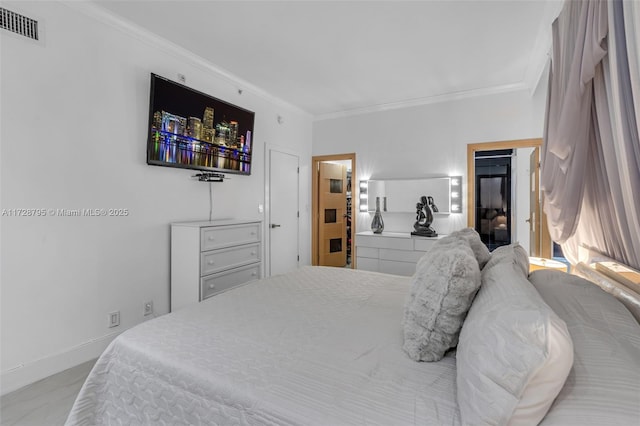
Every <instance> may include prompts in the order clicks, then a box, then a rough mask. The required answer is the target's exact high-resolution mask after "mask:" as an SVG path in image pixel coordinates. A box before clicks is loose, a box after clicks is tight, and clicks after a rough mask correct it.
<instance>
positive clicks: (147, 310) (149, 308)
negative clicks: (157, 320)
mask: <svg viewBox="0 0 640 426" xmlns="http://www.w3.org/2000/svg"><path fill="white" fill-rule="evenodd" d="M142 313H143V314H144V316H145V317H146V316H147V315H151V314H152V313H153V300H149V301H148V302H144V309H143V311H142Z"/></svg>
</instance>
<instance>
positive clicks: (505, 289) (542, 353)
mask: <svg viewBox="0 0 640 426" xmlns="http://www.w3.org/2000/svg"><path fill="white" fill-rule="evenodd" d="M505 250H507V249H505ZM492 260H493V259H492ZM487 266H489V265H487ZM456 364H457V372H456V374H457V396H458V406H459V407H460V414H461V418H462V423H463V424H474V425H475V424H491V425H536V424H538V423H539V422H540V421H541V420H542V418H543V417H544V416H545V414H546V413H547V411H548V410H549V408H550V407H551V404H552V403H553V401H554V399H555V398H556V396H557V395H558V393H559V392H560V389H562V386H563V385H564V382H565V380H566V378H567V376H568V374H569V371H570V370H571V366H572V365H573V342H572V340H571V337H570V335H569V332H568V331H567V327H566V324H565V323H564V321H562V320H561V319H560V318H559V317H558V316H557V315H556V314H555V313H554V312H553V310H551V308H549V306H548V305H547V304H546V303H545V302H544V301H543V300H542V298H541V296H540V294H539V293H538V292H537V291H536V290H535V288H534V287H533V286H532V285H531V283H530V282H529V281H528V280H527V279H526V278H525V277H524V273H523V270H522V265H521V264H518V263H514V262H513V258H512V257H511V256H506V257H505V258H504V260H503V261H501V262H497V263H494V264H493V265H491V267H490V268H489V269H488V270H487V268H486V267H485V269H484V270H483V272H482V287H481V288H480V290H479V291H478V294H477V296H476V298H475V299H474V302H473V305H472V306H471V309H469V313H468V315H467V318H466V320H465V323H464V325H463V327H462V330H461V331H460V341H459V343H458V349H457V355H456Z"/></svg>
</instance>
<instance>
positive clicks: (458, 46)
mask: <svg viewBox="0 0 640 426" xmlns="http://www.w3.org/2000/svg"><path fill="white" fill-rule="evenodd" d="M94 3H96V4H98V5H99V6H101V7H102V8H104V9H106V10H107V11H109V12H111V13H112V14H115V15H117V16H119V17H120V18H121V19H124V20H125V21H128V22H129V23H133V24H134V25H136V26H139V27H142V28H144V29H146V30H148V31H150V32H152V33H155V34H157V35H159V36H161V37H162V38H165V39H167V40H169V41H171V42H172V43H174V44H176V45H178V46H180V47H182V48H184V49H186V50H189V51H191V52H192V53H194V54H196V55H198V56H200V57H201V58H203V59H205V60H206V61H207V62H210V63H211V64H213V65H214V66H215V67H216V68H218V69H220V70H223V71H224V72H226V73H230V74H232V75H234V76H236V77H237V78H238V79H239V80H240V81H244V82H246V83H248V84H250V85H252V86H254V87H257V88H259V89H261V90H262V91H264V92H266V93H268V94H270V95H272V96H275V97H277V98H280V99H282V100H284V101H286V102H288V103H290V104H293V105H295V106H297V107H299V108H300V109H302V110H304V111H306V112H308V113H309V114H311V115H313V116H314V117H316V118H317V119H318V118H320V119H321V118H329V117H334V116H341V115H349V114H354V113H360V112H368V111H374V110H380V109H388V108H394V107H400V106H406V105H416V104H424V103H432V102H437V101H439V100H445V99H452V98H457V97H463V96H473V95H479V94H487V93H495V92H504V91H508V90H517V89H529V90H533V89H534V88H535V86H536V85H537V83H538V81H539V79H540V76H541V73H542V70H543V69H544V65H545V63H546V60H547V53H548V51H549V46H550V39H551V38H550V35H551V22H552V21H553V19H554V18H555V17H556V16H557V15H558V13H559V10H560V8H561V7H562V2H561V1H558V0H549V1H544V0H536V1H527V0H508V1H506V0H502V1H488V0H473V1H458V0H446V1H433V0H432V1H304V0H296V1H291V0H290V1H269V0H262V1H238V0H236V1H211V0H210V1H202V0H200V1H177V0H174V1H158V0H154V1H149V0H146V1H144V0H129V1H105V0H95V1H94Z"/></svg>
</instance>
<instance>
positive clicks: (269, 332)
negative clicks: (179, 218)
mask: <svg viewBox="0 0 640 426" xmlns="http://www.w3.org/2000/svg"><path fill="white" fill-rule="evenodd" d="M408 288H409V278H405V277H397V276H392V275H384V274H377V273H370V272H363V271H352V270H346V269H338V268H317V267H305V268H302V269H300V270H298V271H296V272H294V273H292V274H288V275H284V276H277V277H272V278H269V279H266V280H261V281H257V282H253V283H250V284H248V285H245V286H243V287H241V288H237V289H234V290H232V291H229V292H226V293H223V294H220V295H217V296H215V297H212V298H210V299H208V300H206V301H204V302H202V303H200V304H197V305H194V306H193V307H191V308H188V309H185V310H181V311H178V312H175V313H172V314H169V315H165V316H162V317H160V318H157V319H155V320H153V321H149V322H146V323H144V324H142V325H139V326H137V327H135V328H133V329H131V330H129V331H127V332H125V333H123V334H122V335H121V336H120V337H118V338H117V339H116V340H115V341H114V342H113V343H112V344H111V345H110V346H109V348H108V349H107V350H106V351H105V353H104V354H103V355H102V357H101V358H100V359H99V360H98V362H97V364H96V366H95V367H94V369H93V371H92V372H91V374H90V376H89V378H88V379H87V382H86V383H85V385H84V386H83V388H82V390H81V392H80V395H79V396H78V399H77V400H76V402H75V404H74V407H73V409H72V411H71V414H70V416H69V419H68V421H67V424H68V425H76V424H84V425H99V424H120V423H122V424H153V425H160V424H167V425H198V424H221V425H231V424H249V425H295V424H304V425H313V424H318V425H343V424H362V425H364V424H366V425H376V424H379V425H403V424H411V425H413V424H416V425H418V424H419V425H457V424H459V423H460V420H459V412H458V407H457V402H456V393H455V392H456V391H455V381H456V374H455V358H454V357H453V356H451V355H450V356H447V357H445V358H444V359H443V360H442V361H439V362H435V363H417V362H414V361H412V360H411V359H409V357H408V356H407V355H406V354H405V353H404V352H403V351H402V349H401V348H402V327H401V319H402V311H403V304H404V299H405V297H406V295H407V293H408Z"/></svg>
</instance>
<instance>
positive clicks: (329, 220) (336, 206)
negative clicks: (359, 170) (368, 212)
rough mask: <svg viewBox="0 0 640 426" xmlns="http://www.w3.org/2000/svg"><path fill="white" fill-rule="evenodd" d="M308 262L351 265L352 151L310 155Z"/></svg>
mask: <svg viewBox="0 0 640 426" xmlns="http://www.w3.org/2000/svg"><path fill="white" fill-rule="evenodd" d="M312 173H313V176H312V186H313V188H312V212H313V214H312V238H311V240H312V250H311V256H312V258H311V263H312V264H313V265H319V266H334V267H347V268H353V267H354V265H353V258H354V256H353V254H352V251H353V250H352V246H353V244H352V241H353V230H354V229H355V223H354V221H355V217H354V216H353V215H352V191H351V188H352V187H353V177H354V176H355V154H338V155H326V156H319V157H313V160H312Z"/></svg>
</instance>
